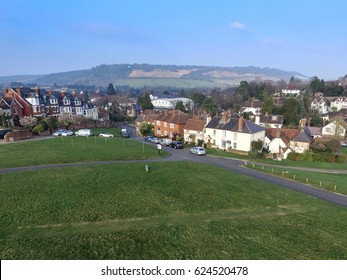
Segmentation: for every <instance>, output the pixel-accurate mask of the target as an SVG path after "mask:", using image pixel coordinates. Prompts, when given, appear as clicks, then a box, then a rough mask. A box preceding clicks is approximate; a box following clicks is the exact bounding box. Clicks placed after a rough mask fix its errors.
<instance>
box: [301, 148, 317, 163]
mask: <svg viewBox="0 0 347 280" xmlns="http://www.w3.org/2000/svg"><path fill="white" fill-rule="evenodd" d="M313 155H314V154H313V151H311V150H307V151H305V152H304V153H303V154H301V155H300V159H301V160H302V161H309V162H312V161H313V158H314V157H313Z"/></svg>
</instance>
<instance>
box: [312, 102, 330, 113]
mask: <svg viewBox="0 0 347 280" xmlns="http://www.w3.org/2000/svg"><path fill="white" fill-rule="evenodd" d="M311 110H317V111H318V112H319V114H326V113H328V102H327V101H326V100H325V99H324V98H318V99H317V98H315V99H313V100H312V102H311Z"/></svg>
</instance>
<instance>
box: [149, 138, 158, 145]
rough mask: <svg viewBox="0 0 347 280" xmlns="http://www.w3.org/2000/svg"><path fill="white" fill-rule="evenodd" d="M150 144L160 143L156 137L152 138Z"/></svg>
mask: <svg viewBox="0 0 347 280" xmlns="http://www.w3.org/2000/svg"><path fill="white" fill-rule="evenodd" d="M151 143H155V144H159V143H160V139H159V138H158V137H153V138H152V139H151Z"/></svg>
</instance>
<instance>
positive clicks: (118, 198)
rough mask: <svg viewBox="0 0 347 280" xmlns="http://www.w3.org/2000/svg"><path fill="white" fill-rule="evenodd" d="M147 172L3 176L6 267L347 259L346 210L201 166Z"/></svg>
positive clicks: (109, 168)
mask: <svg viewBox="0 0 347 280" xmlns="http://www.w3.org/2000/svg"><path fill="white" fill-rule="evenodd" d="M150 166H151V172H149V173H146V172H144V164H143V163H133V164H112V165H100V166H83V167H74V168H56V169H50V170H41V171H35V172H22V173H15V174H14V173H13V174H4V175H1V177H0V180H1V181H0V183H1V184H0V213H1V214H0V257H1V259H2V260H4V259H229V260H230V259H275V260H278V259H279V260H281V259H299V260H302V259H306V260H311V259H329V260H330V259H340V260H345V259H347V243H346V240H347V231H346V228H347V211H346V209H345V208H342V207H338V206H335V205H332V204H330V203H327V202H324V201H321V200H319V199H316V198H313V197H310V196H307V195H304V194H300V193H297V192H293V191H289V190H286V189H283V188H280V187H278V186H275V185H270V184H267V183H264V182H261V181H259V180H254V179H252V178H250V177H246V176H242V175H239V174H236V173H231V172H227V171H225V170H222V169H218V168H215V167H211V166H208V165H204V164H194V163H187V162H174V163H152V164H151V165H150ZM194 174H196V175H194Z"/></svg>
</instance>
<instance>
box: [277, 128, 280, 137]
mask: <svg viewBox="0 0 347 280" xmlns="http://www.w3.org/2000/svg"><path fill="white" fill-rule="evenodd" d="M280 137H281V129H277V130H276V138H280Z"/></svg>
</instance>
